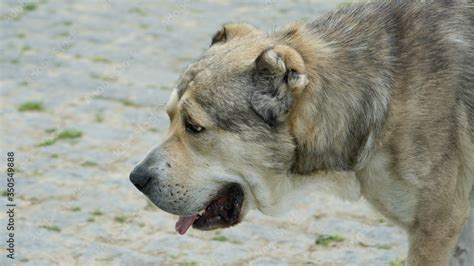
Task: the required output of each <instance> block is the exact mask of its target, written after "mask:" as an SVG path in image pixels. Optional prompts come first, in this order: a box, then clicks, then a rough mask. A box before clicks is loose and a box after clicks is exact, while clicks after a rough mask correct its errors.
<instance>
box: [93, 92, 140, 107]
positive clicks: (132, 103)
mask: <svg viewBox="0 0 474 266" xmlns="http://www.w3.org/2000/svg"><path fill="white" fill-rule="evenodd" d="M93 98H94V99H99V100H107V101H116V102H119V103H121V104H122V105H124V106H131V107H137V106H140V105H139V104H138V103H136V102H133V101H131V100H129V99H123V98H113V97H108V96H102V95H99V96H94V97H93Z"/></svg>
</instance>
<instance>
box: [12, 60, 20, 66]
mask: <svg viewBox="0 0 474 266" xmlns="http://www.w3.org/2000/svg"><path fill="white" fill-rule="evenodd" d="M10 63H11V64H14V65H18V64H19V63H20V60H18V59H12V60H10Z"/></svg>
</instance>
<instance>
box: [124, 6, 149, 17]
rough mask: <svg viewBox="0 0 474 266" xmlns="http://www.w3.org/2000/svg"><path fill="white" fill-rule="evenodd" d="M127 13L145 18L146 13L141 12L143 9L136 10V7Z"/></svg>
mask: <svg viewBox="0 0 474 266" xmlns="http://www.w3.org/2000/svg"><path fill="white" fill-rule="evenodd" d="M128 12H130V13H135V14H137V15H140V16H146V12H145V11H143V9H141V8H138V7H134V8H131V9H130V10H128Z"/></svg>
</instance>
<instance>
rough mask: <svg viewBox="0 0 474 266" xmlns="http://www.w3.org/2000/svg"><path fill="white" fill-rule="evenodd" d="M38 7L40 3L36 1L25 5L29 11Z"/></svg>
mask: <svg viewBox="0 0 474 266" xmlns="http://www.w3.org/2000/svg"><path fill="white" fill-rule="evenodd" d="M37 8H38V5H37V4H35V3H27V4H25V5H24V6H23V9H24V10H25V11H28V12H30V11H35V10H36V9H37Z"/></svg>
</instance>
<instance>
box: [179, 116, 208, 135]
mask: <svg viewBox="0 0 474 266" xmlns="http://www.w3.org/2000/svg"><path fill="white" fill-rule="evenodd" d="M184 127H185V128H186V131H187V132H189V133H192V134H197V133H200V132H202V131H203V130H204V128H203V127H201V126H199V125H196V124H193V123H191V122H190V121H189V120H188V119H186V120H185V121H184Z"/></svg>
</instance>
